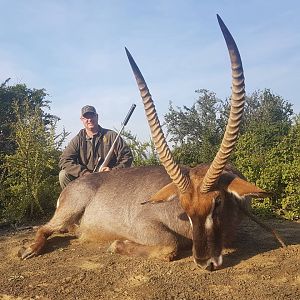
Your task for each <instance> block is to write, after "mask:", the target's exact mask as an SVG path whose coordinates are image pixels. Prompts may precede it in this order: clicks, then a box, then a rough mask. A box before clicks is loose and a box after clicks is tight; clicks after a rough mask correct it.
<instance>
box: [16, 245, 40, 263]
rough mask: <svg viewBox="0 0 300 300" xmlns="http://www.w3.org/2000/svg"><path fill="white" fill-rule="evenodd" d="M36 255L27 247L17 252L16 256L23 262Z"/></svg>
mask: <svg viewBox="0 0 300 300" xmlns="http://www.w3.org/2000/svg"><path fill="white" fill-rule="evenodd" d="M36 255H37V253H36V252H35V251H34V250H33V249H32V248H31V247H28V248H25V247H22V248H21V249H20V250H19V251H18V256H19V257H21V259H23V260H25V259H28V258H31V257H33V256H36Z"/></svg>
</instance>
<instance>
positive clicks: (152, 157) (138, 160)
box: [123, 131, 159, 167]
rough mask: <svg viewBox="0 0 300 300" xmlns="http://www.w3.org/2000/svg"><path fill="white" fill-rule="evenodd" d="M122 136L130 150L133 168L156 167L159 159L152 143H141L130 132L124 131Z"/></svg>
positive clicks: (150, 141)
mask: <svg viewBox="0 0 300 300" xmlns="http://www.w3.org/2000/svg"><path fill="white" fill-rule="evenodd" d="M123 136H124V138H125V140H126V143H127V144H128V146H129V147H130V148H131V151H132V154H133V158H134V159H133V165H134V166H136V167H137V166H149V165H158V164H159V159H158V156H157V153H156V150H155V146H154V143H153V141H152V140H151V139H150V140H149V142H141V141H139V140H138V139H137V137H136V136H134V135H133V134H132V133H131V132H130V131H124V132H123Z"/></svg>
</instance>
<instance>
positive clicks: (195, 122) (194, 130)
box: [164, 89, 224, 165]
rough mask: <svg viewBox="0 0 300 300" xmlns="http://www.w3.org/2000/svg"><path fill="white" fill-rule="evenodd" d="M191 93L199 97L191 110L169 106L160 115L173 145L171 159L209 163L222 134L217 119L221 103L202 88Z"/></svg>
mask: <svg viewBox="0 0 300 300" xmlns="http://www.w3.org/2000/svg"><path fill="white" fill-rule="evenodd" d="M195 92H196V93H197V94H199V97H198V99H197V101H196V102H195V103H194V104H193V105H192V107H191V108H189V107H187V106H183V108H180V107H177V109H175V108H174V107H173V105H172V103H170V106H169V112H168V113H167V114H166V115H165V116H164V117H165V121H166V126H167V132H168V134H170V135H171V138H170V141H171V142H173V143H174V157H175V159H176V160H177V161H178V162H179V163H183V164H187V165H195V164H199V163H201V162H209V161H211V160H212V159H213V157H214V155H215V153H216V151H217V149H218V146H219V144H220V141H221V137H222V135H223V131H224V128H222V127H221V123H220V121H221V119H220V117H219V115H220V114H219V112H220V108H221V100H220V99H218V98H217V97H216V95H215V93H213V92H210V91H208V90H205V89H201V90H196V91H195Z"/></svg>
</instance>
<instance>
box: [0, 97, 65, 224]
mask: <svg viewBox="0 0 300 300" xmlns="http://www.w3.org/2000/svg"><path fill="white" fill-rule="evenodd" d="M13 110H14V114H15V115H16V121H15V122H12V123H11V136H10V139H11V140H13V141H14V143H15V144H16V151H15V152H14V153H11V154H7V155H5V156H4V163H3V165H2V169H3V176H2V181H1V190H2V191H1V194H0V196H1V206H2V220H6V221H9V222H19V221H21V220H24V219H26V218H31V219H32V218H34V217H37V216H40V215H41V214H46V213H47V212H49V210H50V211H51V210H53V209H54V207H55V202H56V199H57V196H58V194H59V191H60V189H59V184H58V171H59V170H58V166H57V161H58V157H59V153H60V152H59V147H60V145H61V143H62V140H63V139H64V137H65V136H62V135H59V136H58V137H57V136H56V134H55V129H56V123H55V122H54V123H53V122H51V123H49V124H48V125H45V122H44V120H43V112H42V110H41V108H40V107H39V106H35V107H31V106H30V105H29V102H28V101H24V102H22V104H20V103H19V102H17V101H15V102H14V103H13Z"/></svg>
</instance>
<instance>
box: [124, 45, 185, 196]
mask: <svg viewBox="0 0 300 300" xmlns="http://www.w3.org/2000/svg"><path fill="white" fill-rule="evenodd" d="M125 50H126V54H127V57H128V60H129V63H130V65H131V68H132V71H133V74H134V76H135V79H136V82H137V85H138V88H139V90H140V93H141V97H142V99H143V103H144V108H145V113H146V116H147V120H148V123H149V126H150V129H151V133H152V137H153V141H154V144H155V147H156V150H157V152H158V155H159V159H160V161H161V163H162V164H163V166H164V167H165V169H166V171H167V173H168V174H169V176H170V177H171V179H172V180H173V182H174V183H175V184H176V186H177V187H178V189H179V190H180V192H181V193H184V192H185V191H186V190H187V189H188V187H189V185H190V180H189V178H188V177H187V176H185V175H183V173H182V172H181V170H180V168H179V166H178V165H177V164H176V163H175V161H174V159H173V157H172V154H171V151H170V148H169V147H168V145H167V142H166V139H165V136H164V133H163V131H162V129H161V126H160V122H159V119H158V116H157V113H156V109H155V105H154V103H153V100H152V97H151V94H150V92H149V89H148V87H147V84H146V82H145V80H144V78H143V75H142V73H141V71H140V70H139V68H138V66H137V64H136V63H135V61H134V59H133V57H132V55H131V54H130V52H129V51H128V49H127V48H126V47H125Z"/></svg>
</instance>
